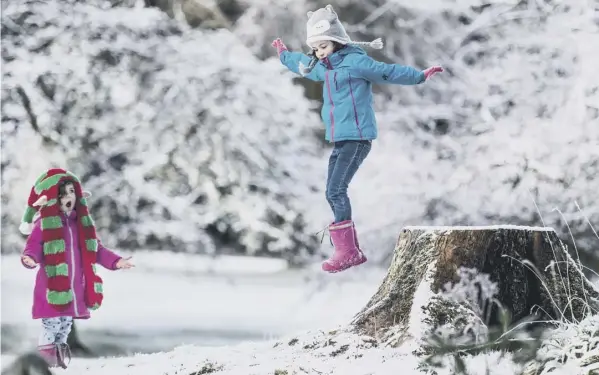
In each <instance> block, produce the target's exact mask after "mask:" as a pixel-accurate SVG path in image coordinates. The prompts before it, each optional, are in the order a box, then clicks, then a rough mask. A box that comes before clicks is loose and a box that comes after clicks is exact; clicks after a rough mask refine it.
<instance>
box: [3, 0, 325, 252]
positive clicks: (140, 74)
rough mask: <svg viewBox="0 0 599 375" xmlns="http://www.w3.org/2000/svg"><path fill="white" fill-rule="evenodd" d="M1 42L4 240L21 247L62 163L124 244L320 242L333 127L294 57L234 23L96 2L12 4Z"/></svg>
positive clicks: (284, 246) (101, 222) (242, 246)
mask: <svg viewBox="0 0 599 375" xmlns="http://www.w3.org/2000/svg"><path fill="white" fill-rule="evenodd" d="M3 5H4V3H3ZM2 45H3V50H2V51H3V53H2V58H3V66H2V113H3V117H2V223H3V230H2V250H3V251H14V250H20V246H21V244H22V241H23V239H22V237H21V236H20V235H19V233H18V231H17V229H16V228H17V227H18V223H19V221H20V218H21V215H22V214H23V210H24V207H25V204H26V199H27V196H28V194H29V189H30V188H31V184H33V181H34V180H35V178H36V176H37V175H38V174H40V173H42V172H43V171H44V170H45V169H46V168H48V167H51V166H60V167H65V168H68V169H70V170H72V171H73V172H75V173H76V174H78V175H80V176H81V178H82V179H83V183H84V185H85V187H86V189H89V190H91V191H92V193H93V197H92V198H91V199H90V201H91V205H92V214H93V215H94V217H95V220H96V222H97V224H98V228H99V231H100V235H101V237H102V238H103V240H104V241H105V242H106V243H107V244H108V245H110V246H119V247H120V248H123V247H128V248H140V247H141V248H144V247H145V248H158V249H168V250H173V251H193V252H205V253H214V252H215V251H216V249H218V251H219V252H241V253H248V254H261V255H276V256H283V257H287V258H291V259H295V260H298V259H296V257H305V255H306V254H309V253H314V251H315V249H316V243H317V242H316V238H315V236H313V235H312V230H311V229H306V223H307V220H309V219H307V218H306V216H305V208H306V206H307V205H309V201H308V200H306V199H303V197H305V196H311V195H313V192H314V191H316V189H317V182H318V180H319V179H320V176H319V175H318V174H317V173H313V174H311V175H310V174H307V173H306V172H305V171H312V170H314V169H315V168H314V162H315V161H317V160H318V150H317V148H316V146H315V145H313V144H312V142H313V141H312V133H313V128H314V127H318V126H319V122H318V118H317V117H316V115H315V114H313V113H311V111H310V108H309V104H308V103H306V102H305V101H303V100H300V99H298V98H300V97H301V90H300V89H299V88H296V87H294V86H293V85H292V84H291V83H290V82H287V81H286V80H284V79H282V78H281V74H282V73H283V72H284V70H283V69H282V68H281V66H280V64H278V63H274V62H270V63H269V62H261V61H259V60H258V59H256V58H255V57H254V56H252V54H251V53H250V52H249V50H248V49H246V48H245V47H244V46H243V45H241V44H240V43H239V41H238V40H237V39H236V38H235V36H234V35H232V34H231V33H230V32H228V31H217V32H209V31H199V30H192V29H189V28H187V27H186V26H185V25H181V24H178V23H177V22H176V21H173V20H171V19H170V18H169V17H168V16H166V15H165V14H164V13H162V12H161V11H159V10H157V9H148V8H127V7H114V8H108V9H102V8H99V7H98V6H97V4H95V3H94V2H93V1H92V2H90V3H86V2H82V1H78V2H72V3H65V2H62V1H34V0H30V1H19V2H9V3H6V7H5V8H4V9H3V12H2ZM11 228H13V229H11Z"/></svg>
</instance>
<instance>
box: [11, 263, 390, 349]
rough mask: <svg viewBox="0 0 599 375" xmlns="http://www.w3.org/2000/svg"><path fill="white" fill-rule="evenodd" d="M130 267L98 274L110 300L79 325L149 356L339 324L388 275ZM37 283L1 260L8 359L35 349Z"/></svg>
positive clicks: (274, 267) (103, 341) (104, 342)
mask: <svg viewBox="0 0 599 375" xmlns="http://www.w3.org/2000/svg"><path fill="white" fill-rule="evenodd" d="M133 261H134V262H135V263H136V265H137V267H136V268H134V269H132V270H127V271H117V272H109V271H107V270H104V271H103V272H102V274H101V275H102V276H103V278H104V281H105V291H106V298H105V300H104V304H103V306H102V307H101V308H100V309H99V310H98V311H97V312H95V313H94V314H93V316H92V319H90V320H88V321H81V322H80V323H78V324H79V325H78V329H79V330H80V332H81V338H82V340H83V341H84V342H85V343H87V344H89V345H91V346H95V347H106V346H112V345H116V346H117V347H120V348H122V349H124V350H125V351H124V353H129V354H131V353H134V352H141V353H151V352H157V351H161V350H170V349H172V348H174V347H176V346H179V345H184V344H193V345H200V346H214V345H229V344H235V343H239V342H242V341H247V340H249V341H254V342H255V341H263V340H268V339H273V338H277V337H279V336H281V335H285V334H291V333H295V332H298V331H302V330H307V329H313V328H326V327H328V326H335V325H336V324H343V323H346V322H347V321H349V320H350V319H351V317H352V316H353V315H354V314H355V313H356V312H358V311H359V309H360V308H361V307H362V306H363V305H364V304H365V303H366V302H367V301H368V299H369V298H370V296H371V295H372V294H373V293H374V291H375V290H376V287H377V286H378V284H379V283H380V281H381V280H382V278H383V276H384V273H385V270H381V269H374V268H369V267H360V268H357V269H353V270H351V271H350V272H344V273H342V274H338V275H328V274H324V273H323V272H322V271H320V270H319V267H320V265H319V264H315V265H314V268H313V269H308V270H304V271H296V270H287V269H286V265H285V264H284V263H283V262H281V261H278V260H273V259H255V258H254V259H252V258H237V257H221V258H215V259H210V258H206V257H199V256H193V255H187V254H175V253H162V254H161V253H159V252H141V253H136V254H135V255H134V258H133ZM34 277H35V272H34V271H31V270H27V269H25V268H23V267H22V266H21V264H20V262H19V258H18V256H16V255H7V256H2V277H1V281H2V284H1V285H2V308H1V312H2V315H1V321H2V333H3V340H2V341H3V343H2V346H3V354H7V353H8V354H13V353H16V352H21V351H23V350H27V349H30V348H31V347H33V346H34V345H35V343H36V339H37V335H38V333H39V324H40V323H39V321H35V320H32V319H31V314H30V310H31V295H32V290H33V289H32V288H33V281H34ZM5 340H8V341H9V342H7V341H5ZM106 352H107V353H111V351H110V350H108V351H105V353H106ZM121 352H122V351H121Z"/></svg>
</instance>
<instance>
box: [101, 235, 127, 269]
mask: <svg viewBox="0 0 599 375" xmlns="http://www.w3.org/2000/svg"><path fill="white" fill-rule="evenodd" d="M129 259H131V257H128V258H123V257H121V256H119V255H117V254H115V253H114V251H112V250H109V249H107V248H106V247H104V245H102V242H100V240H98V252H97V258H96V261H97V263H99V264H100V265H101V266H102V267H104V268H106V269H109V270H112V271H114V270H118V269H121V268H131V267H133V264H131V263H130V262H129Z"/></svg>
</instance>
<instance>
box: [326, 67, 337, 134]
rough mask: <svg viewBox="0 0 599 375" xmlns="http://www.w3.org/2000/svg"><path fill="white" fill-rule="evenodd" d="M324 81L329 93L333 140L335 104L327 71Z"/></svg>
mask: <svg viewBox="0 0 599 375" xmlns="http://www.w3.org/2000/svg"><path fill="white" fill-rule="evenodd" d="M325 81H326V85H327V91H328V93H329V102H330V104H331V110H330V111H329V112H330V116H331V142H334V141H335V117H334V116H333V110H334V109H335V104H334V103H333V96H332V95H331V84H330V82H329V71H328V70H327V72H326V73H325Z"/></svg>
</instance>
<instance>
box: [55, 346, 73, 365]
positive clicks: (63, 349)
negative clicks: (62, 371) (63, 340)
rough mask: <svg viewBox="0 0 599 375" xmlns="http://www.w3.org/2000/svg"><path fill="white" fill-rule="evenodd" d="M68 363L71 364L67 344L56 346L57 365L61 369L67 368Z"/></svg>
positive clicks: (69, 350) (69, 349)
mask: <svg viewBox="0 0 599 375" xmlns="http://www.w3.org/2000/svg"><path fill="white" fill-rule="evenodd" d="M67 358H68V363H71V348H70V347H69V344H58V365H59V366H60V367H62V368H67V365H68V363H67Z"/></svg>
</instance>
